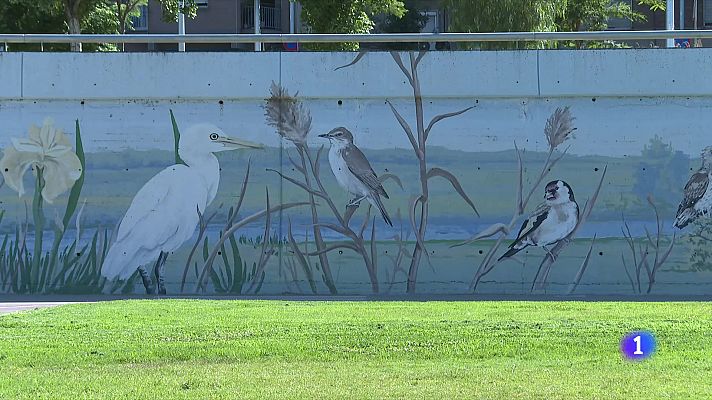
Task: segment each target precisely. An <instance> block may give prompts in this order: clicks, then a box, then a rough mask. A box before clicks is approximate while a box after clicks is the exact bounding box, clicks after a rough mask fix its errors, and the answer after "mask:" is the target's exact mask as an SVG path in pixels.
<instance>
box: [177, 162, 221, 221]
mask: <svg viewBox="0 0 712 400" xmlns="http://www.w3.org/2000/svg"><path fill="white" fill-rule="evenodd" d="M181 150H182V149H181ZM181 150H178V154H179V155H180V158H182V159H183V161H185V163H186V164H187V165H188V167H190V169H192V170H194V171H195V172H196V173H197V174H198V175H199V176H200V177H201V178H202V180H203V182H204V183H205V188H206V189H207V191H208V198H207V202H206V204H205V206H206V207H207V206H208V205H210V203H211V202H212V201H213V199H215V195H216V194H217V192H218V185H220V163H218V159H217V158H216V157H215V156H214V155H213V153H197V152H190V151H181ZM203 211H204V210H203Z"/></svg>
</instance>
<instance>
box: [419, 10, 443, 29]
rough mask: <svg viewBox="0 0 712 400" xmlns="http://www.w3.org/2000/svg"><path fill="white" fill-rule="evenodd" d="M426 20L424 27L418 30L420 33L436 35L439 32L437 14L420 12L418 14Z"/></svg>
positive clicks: (435, 12) (434, 12)
mask: <svg viewBox="0 0 712 400" xmlns="http://www.w3.org/2000/svg"><path fill="white" fill-rule="evenodd" d="M420 15H422V16H423V17H425V18H426V20H425V25H424V26H423V29H421V30H420V32H421V33H436V32H440V25H439V24H438V12H437V11H422V12H421V13H420Z"/></svg>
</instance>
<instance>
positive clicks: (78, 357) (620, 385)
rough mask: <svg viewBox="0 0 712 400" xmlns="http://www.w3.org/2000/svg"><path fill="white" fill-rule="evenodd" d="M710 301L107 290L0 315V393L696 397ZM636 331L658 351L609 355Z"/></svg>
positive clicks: (704, 381)
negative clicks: (230, 297) (123, 296)
mask: <svg viewBox="0 0 712 400" xmlns="http://www.w3.org/2000/svg"><path fill="white" fill-rule="evenodd" d="M710 327H712V304H708V303H579V302H565V303H559V302H452V303H450V302H427V303H420V302H370V303H366V302H354V303H351V302H285V301H196V300H164V301H118V302H106V303H100V304H80V305H69V306H63V307H60V308H55V309H46V310H39V311H33V312H27V313H20V314H11V315H6V316H3V317H0V398H2V399H14V398H23V399H45V398H46V399H80V398H87V399H104V398H106V399H119V398H143V399H157V398H162V399H187V398H195V399H213V398H215V399H236V398H254V399H261V398H278V399H304V398H323V399H334V398H369V399H387V398H393V399H416V398H448V399H454V398H461V399H479V398H482V399H670V398H673V399H695V398H699V399H708V398H709V397H710V393H712V379H711V378H712V335H710ZM637 329H647V330H650V331H652V332H654V333H655V335H656V336H657V338H658V351H657V353H656V354H655V356H654V357H653V358H652V359H650V360H648V361H644V362H639V363H633V362H627V361H624V360H622V359H621V357H620V355H619V353H618V342H619V339H620V337H621V336H622V335H623V334H625V333H627V332H629V331H633V330H637Z"/></svg>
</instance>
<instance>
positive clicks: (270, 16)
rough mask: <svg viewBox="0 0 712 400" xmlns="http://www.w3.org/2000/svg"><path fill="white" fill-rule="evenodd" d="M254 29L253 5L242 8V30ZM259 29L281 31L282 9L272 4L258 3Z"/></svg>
mask: <svg viewBox="0 0 712 400" xmlns="http://www.w3.org/2000/svg"><path fill="white" fill-rule="evenodd" d="M254 27H255V7H254V4H245V5H243V6H242V29H252V28H254ZM260 28H261V29H274V30H280V29H282V9H281V8H280V7H279V5H276V4H275V3H274V2H272V3H270V2H267V1H265V2H261V3H260Z"/></svg>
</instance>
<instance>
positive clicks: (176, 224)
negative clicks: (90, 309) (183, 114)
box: [101, 124, 262, 294]
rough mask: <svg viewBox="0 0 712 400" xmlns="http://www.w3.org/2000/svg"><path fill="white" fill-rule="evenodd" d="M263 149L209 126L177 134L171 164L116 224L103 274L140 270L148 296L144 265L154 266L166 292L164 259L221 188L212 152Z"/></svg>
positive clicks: (123, 276)
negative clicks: (177, 159) (176, 159)
mask: <svg viewBox="0 0 712 400" xmlns="http://www.w3.org/2000/svg"><path fill="white" fill-rule="evenodd" d="M261 147H262V145H259V144H256V143H251V142H248V141H246V140H242V139H236V138H231V137H228V136H226V135H225V134H224V133H223V131H222V130H220V129H219V128H218V127H216V126H214V125H211V124H199V125H195V126H192V127H190V128H189V129H188V130H186V132H185V134H184V135H181V137H180V140H179V143H178V155H179V156H180V158H181V159H182V160H183V162H184V163H185V164H175V165H172V166H170V167H168V168H166V169H164V170H163V171H161V172H159V173H158V174H156V175H155V176H154V177H153V178H151V179H150V180H149V181H148V182H146V184H145V185H143V187H142V188H141V189H140V190H139V191H138V192H137V193H136V196H134V198H133V200H132V201H131V205H130V206H129V209H128V211H126V214H125V215H124V217H123V219H122V220H121V223H120V224H119V231H118V234H117V236H116V241H115V242H114V244H113V245H112V246H111V248H110V249H109V252H108V253H107V255H106V259H105V260H104V263H103V265H102V268H101V274H102V275H103V276H105V277H106V278H107V279H109V280H111V279H114V278H119V279H122V280H125V279H128V278H129V277H131V275H132V274H133V273H134V272H135V271H136V270H137V269H139V271H140V272H141V278H142V279H143V283H144V286H146V291H147V292H149V293H150V292H152V291H153V289H152V288H151V282H150V279H151V278H150V274H149V273H148V272H147V271H146V269H145V265H146V264H147V263H152V262H154V261H156V264H155V273H156V280H157V282H156V286H157V289H158V293H161V294H163V293H165V287H164V285H163V277H162V266H163V263H165V260H166V257H167V256H168V254H169V253H170V252H172V251H174V250H176V249H178V248H179V247H180V246H181V245H182V244H183V243H184V242H185V241H187V240H188V239H190V238H191V237H192V236H193V233H194V232H195V228H196V226H197V225H198V222H199V219H200V218H199V215H198V213H201V214H204V213H205V208H206V207H207V206H208V205H209V204H210V203H211V202H212V201H213V199H214V198H215V195H216V194H217V191H218V185H219V184H220V165H219V164H218V159H217V158H216V157H215V155H214V154H213V153H217V152H221V151H226V150H235V149H240V148H250V149H256V148H261Z"/></svg>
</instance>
